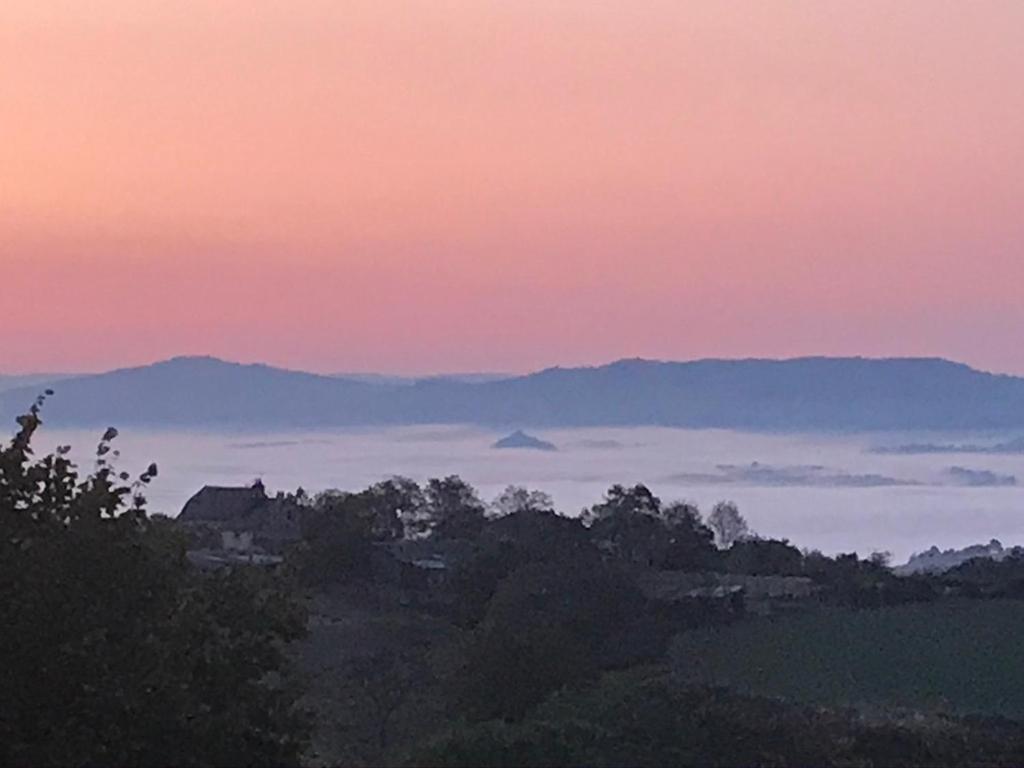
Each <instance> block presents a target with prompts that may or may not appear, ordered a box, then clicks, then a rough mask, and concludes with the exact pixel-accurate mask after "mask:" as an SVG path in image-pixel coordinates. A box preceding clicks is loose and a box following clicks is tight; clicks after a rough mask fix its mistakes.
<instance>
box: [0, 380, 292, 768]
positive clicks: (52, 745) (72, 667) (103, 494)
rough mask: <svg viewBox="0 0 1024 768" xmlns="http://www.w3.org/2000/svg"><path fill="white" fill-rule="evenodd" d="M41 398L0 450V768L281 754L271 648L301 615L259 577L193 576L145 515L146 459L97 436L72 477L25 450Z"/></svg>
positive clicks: (286, 716) (288, 750)
mask: <svg viewBox="0 0 1024 768" xmlns="http://www.w3.org/2000/svg"><path fill="white" fill-rule="evenodd" d="M42 405H43V399H42V398H41V399H40V400H39V401H38V402H37V403H36V404H35V405H34V406H33V407H32V409H31V411H30V412H29V413H27V414H26V415H24V416H22V417H21V418H20V419H19V426H20V429H19V431H18V432H17V434H16V435H15V437H14V438H13V440H12V441H11V442H10V444H9V445H7V446H6V447H4V448H2V449H0V626H2V627H3V632H0V659H2V660H3V664H4V680H3V684H2V685H0V763H2V764H5V765H33V766H38V765H71V764H75V765H82V764H90V765H129V764H134V765H169V764H173V765H199V764H243V763H244V764H252V765H257V764H264V765H269V764H281V763H290V762H296V761H297V760H298V756H299V754H300V751H301V750H302V748H303V744H304V740H305V725H304V719H303V717H302V715H301V713H300V712H299V711H298V710H297V709H296V707H295V700H296V692H295V691H294V690H293V689H292V688H291V686H290V685H289V684H288V683H287V677H286V673H287V671H288V665H287V662H286V656H285V649H284V645H285V643H287V642H288V641H289V640H292V639H294V638H297V637H298V636H300V635H301V633H302V632H303V629H304V615H303V613H302V611H301V610H300V609H299V608H298V607H297V605H296V604H295V603H294V602H293V601H292V599H291V596H290V594H289V593H288V591H287V590H285V589H284V588H283V587H282V586H281V584H280V583H279V582H278V580H277V579H276V578H275V577H274V576H273V575H271V574H268V573H263V572H256V571H251V570H232V571H227V572H224V573H218V574H214V575H203V574H201V573H199V572H197V571H195V570H194V569H193V568H192V567H191V566H190V565H189V564H188V561H187V560H186V558H185V548H184V540H183V538H182V537H181V535H180V534H179V533H177V532H176V531H174V530H173V529H172V527H171V526H170V525H169V524H168V522H167V521H166V520H165V519H159V518H149V517H148V516H147V514H146V502H145V498H144V496H143V493H142V491H143V489H144V487H145V485H146V484H147V483H148V482H149V481H150V480H152V479H153V477H155V476H156V473H157V470H156V467H155V466H151V467H150V468H149V469H148V470H147V471H146V472H145V473H143V475H142V476H140V477H139V478H137V479H136V480H135V481H134V482H131V481H130V480H131V479H130V478H129V477H128V476H127V475H126V474H123V473H118V472H117V471H116V469H115V466H114V462H115V459H116V455H117V454H116V451H114V450H113V447H112V443H113V441H114V440H115V438H116V437H117V432H116V430H113V429H111V430H108V431H107V433H106V434H105V435H104V436H103V439H102V440H101V441H100V444H99V446H98V447H97V450H96V468H95V470H94V471H93V472H92V473H91V474H85V475H82V474H80V473H79V471H78V469H77V468H76V467H75V465H74V464H72V463H71V461H70V460H69V459H68V457H67V455H68V449H67V448H65V447H62V448H59V449H58V450H57V451H56V452H55V453H54V454H52V455H48V456H45V457H42V458H39V459H36V458H35V457H34V455H33V449H32V439H33V436H34V435H35V433H36V431H37V430H38V428H39V426H40V425H41V421H40V408H41V406H42Z"/></svg>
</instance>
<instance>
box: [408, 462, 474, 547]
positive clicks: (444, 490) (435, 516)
mask: <svg viewBox="0 0 1024 768" xmlns="http://www.w3.org/2000/svg"><path fill="white" fill-rule="evenodd" d="M423 493H424V496H425V498H426V505H425V513H426V519H427V520H428V522H429V528H430V533H431V535H432V536H437V537H440V538H450V539H459V538H468V539H471V538H475V537H476V536H477V535H478V534H479V533H480V529H481V528H483V525H484V519H485V518H484V504H483V502H482V501H480V497H479V496H477V493H476V490H475V489H474V488H473V486H471V485H469V483H467V482H466V481H465V480H463V479H462V478H461V477H459V476H458V475H449V476H448V477H445V478H433V479H431V480H428V481H427V485H426V487H425V488H424V489H423Z"/></svg>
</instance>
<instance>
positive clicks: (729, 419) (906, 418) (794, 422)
mask: <svg viewBox="0 0 1024 768" xmlns="http://www.w3.org/2000/svg"><path fill="white" fill-rule="evenodd" d="M41 385H42V383H37V384H35V385H33V386H29V387H23V388H18V389H14V390H11V391H7V392H3V393H0V417H2V418H4V419H7V420H9V419H10V418H13V417H14V416H15V415H17V414H18V413H20V412H21V411H22V410H24V408H25V407H27V405H28V404H30V403H31V401H32V399H33V398H34V397H35V395H36V394H37V390H38V388H39V386H41ZM53 386H54V388H55V389H56V390H57V394H56V396H55V397H54V398H52V399H51V401H50V402H49V403H48V404H47V406H46V412H45V418H46V421H47V423H49V424H52V425H56V426H105V425H108V424H116V425H118V426H130V425H148V426H157V427H187V428H206V427H208V428H220V427H233V428H241V429H245V428H252V429H271V428H273V429H278V428H286V429H308V428H315V427H341V426H373V425H404V424H427V423H471V424H482V425H488V426H515V427H582V426H644V425H646V426H650V425H657V426H674V427H696V428H733V429H755V430H811V431H814V430H910V429H1008V428H1017V427H1024V378H1020V377H1016V376H1009V375H1000V374H992V373H985V372H982V371H978V370H976V369H973V368H970V367H968V366H966V365H963V364H961V363H954V362H950V361H947V360H942V359H938V358H892V359H869V358H825V357H808V358H796V359H791V360H757V359H748V360H697V361H692V362H659V361H651V360H620V361H617V362H614V363H611V364H608V365H603V366H597V367H580V368H549V369H546V370H542V371H539V372H537V373H532V374H528V375H523V376H512V377H508V378H499V379H495V380H490V379H485V380H468V381H467V380H462V379H459V378H454V379H453V378H445V377H438V378H429V379H418V380H415V381H413V382H411V383H410V382H408V381H406V380H399V381H388V380H387V379H386V378H380V379H378V378H374V379H373V380H372V381H366V380H354V379H349V378H339V377H337V376H327V375H320V374H313V373H304V372H301V371H289V370H284V369H280V368H273V367H271V366H267V365H258V364H257V365H243V364H238V363H229V362H224V361H222V360H217V359H215V358H208V357H185V358H174V359H172V360H167V361H164V362H160V363H155V364H153V365H148V366H142V367H138V368H126V369H121V370H116V371H111V372H109V373H103V374H98V375H90V376H79V377H75V378H71V379H65V380H63V381H60V382H57V383H56V384H54V385H53Z"/></svg>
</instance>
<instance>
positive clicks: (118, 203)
mask: <svg viewBox="0 0 1024 768" xmlns="http://www.w3.org/2000/svg"><path fill="white" fill-rule="evenodd" d="M1022 40H1024V3H1021V2H1020V1H1019V0H1006V1H1005V2H999V1H998V0H986V1H985V2H977V3H964V2H960V0H957V1H956V2H944V1H943V0H903V1H902V2H898V3H894V2H892V1H891V0H885V1H884V2H882V1H881V0H879V1H874V0H857V2H838V1H837V2H822V0H805V1H802V2H801V1H800V0H785V1H783V0H778V1H777V2H744V3H724V2H713V1H712V0H708V1H707V2H701V3H696V2H685V1H684V0H644V1H643V2H637V0H602V1H601V2H593V0H561V1H560V2H551V0H517V1H516V2H507V0H404V1H403V2H381V0H344V2H339V1H338V0H246V1H245V2H242V0H205V1H204V0H197V1H196V2H192V3H181V2H177V1H174V0H147V2H138V1H137V0H94V2H90V3H82V2H80V1H79V0H63V1H62V2H54V1H51V0H5V2H4V3H3V4H2V5H0V52H2V57H3V62H4V64H3V66H2V67H0V268H2V269H0V309H2V311H3V322H2V323H0V371H7V372H12V371H27V370H39V369H50V370H53V369H73V370H96V369H102V368H106V367H111V366H114V365H123V364H131V363H139V362H147V361H151V360H154V359H157V358H161V357H167V356H170V355H176V354H197V353H208V354H216V355H219V356H223V357H228V358H231V359H240V360H261V361H267V362H272V363H276V364H282V365H288V366H292V367H301V368H308V369H315V370H323V371H340V370H346V371H357V370H380V371H393V372H427V371H441V370H503V371H521V370H528V369H533V368H538V367H542V366H546V365H553V364H577V363H593V362H603V361H608V360H611V359H614V358H618V357H624V356H644V357H658V358H670V359H685V358H692V357H703V356H721V357H734V356H791V355H803V354H865V355H902V354H907V355H943V356H947V357H952V358H956V359H960V360H964V361H966V362H970V363H973V364H976V365H979V366H981V367H984V368H988V369H995V370H1004V371H1015V372H1022V373H1024V343H1021V337H1022V333H1021V329H1022V328H1024V301H1022V300H1021V291H1022V286H1024V138H1022V137H1024V80H1022V73H1024V45H1022V42H1021V41H1022Z"/></svg>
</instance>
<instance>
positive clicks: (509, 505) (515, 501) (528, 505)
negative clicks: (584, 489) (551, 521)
mask: <svg viewBox="0 0 1024 768" xmlns="http://www.w3.org/2000/svg"><path fill="white" fill-rule="evenodd" d="M554 508H555V503H554V501H552V500H551V497H550V496H549V495H548V494H546V493H544V492H543V491H531V490H528V489H526V488H523V487H522V486H521V485H510V486H508V487H507V488H506V489H505V490H504V491H502V492H501V494H499V495H498V497H497V498H496V499H495V500H494V501H493V502H491V509H492V510H494V514H495V515H496V516H498V517H501V516H504V515H512V514H515V513H516V512H552V511H553V510H554Z"/></svg>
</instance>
